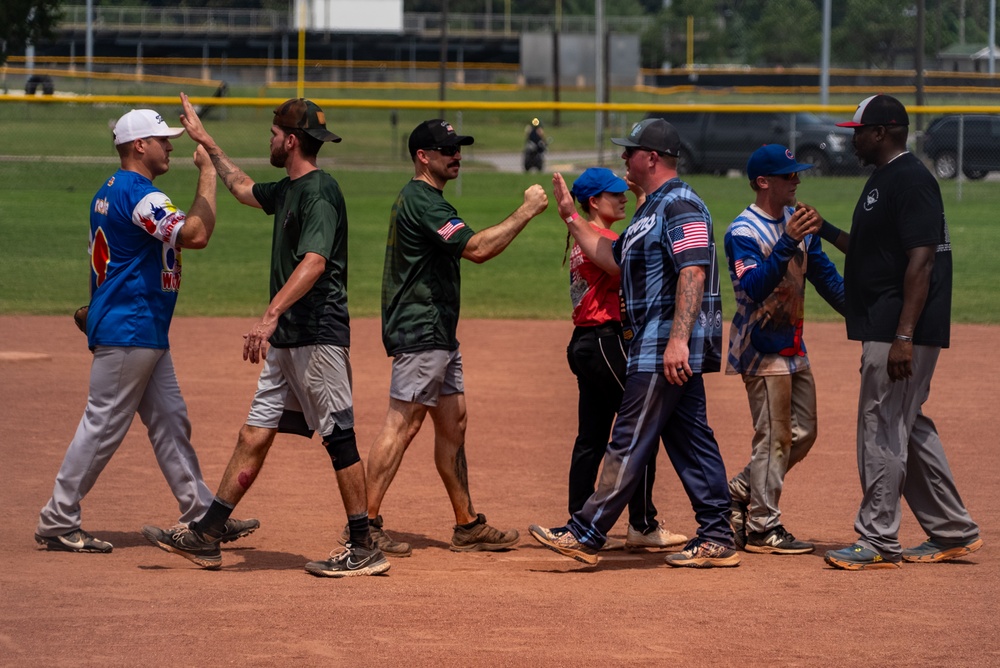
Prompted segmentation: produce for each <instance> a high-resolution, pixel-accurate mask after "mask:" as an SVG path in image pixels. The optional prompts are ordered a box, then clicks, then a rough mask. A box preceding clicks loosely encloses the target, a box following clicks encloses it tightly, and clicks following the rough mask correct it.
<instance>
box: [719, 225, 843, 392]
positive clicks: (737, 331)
mask: <svg viewBox="0 0 1000 668" xmlns="http://www.w3.org/2000/svg"><path fill="white" fill-rule="evenodd" d="M793 213H795V209H793V208H792V207H785V209H784V211H783V214H782V216H781V218H778V219H774V218H771V217H770V216H768V215H767V214H766V213H765V212H764V211H763V210H762V209H760V208H759V207H757V206H756V205H750V206H749V207H747V208H746V209H745V210H744V211H743V213H741V214H740V215H739V216H737V217H736V220H734V221H733V222H732V224H731V225H730V226H729V229H728V230H727V231H726V240H725V246H726V257H727V258H728V262H729V277H730V278H731V279H732V282H733V291H734V292H735V293H736V314H735V315H734V316H733V323H732V326H731V327H730V329H729V357H728V363H727V364H726V372H727V373H740V374H743V375H745V376H781V375H788V374H792V373H797V372H799V371H803V370H805V369H808V368H809V358H808V357H807V356H806V344H805V342H804V341H803V340H802V323H803V315H804V313H805V296H806V290H805V281H806V279H807V278H808V279H809V281H810V282H811V283H812V284H813V285H814V286H815V287H816V290H817V292H819V294H820V295H821V296H822V297H823V298H824V299H826V300H827V301H828V302H829V303H830V304H831V305H832V306H833V307H834V308H835V309H837V310H838V311H841V312H843V308H844V280H843V279H842V278H841V277H840V274H839V273H838V272H837V268H836V267H835V266H834V264H833V262H831V261H830V258H828V257H827V256H826V253H824V252H823V246H822V244H821V242H820V239H819V236H818V235H815V234H807V235H806V236H805V238H803V239H802V240H801V241H795V239H793V238H791V237H790V236H788V235H787V234H785V227H786V226H787V225H788V220H789V218H791V216H792V214H793Z"/></svg>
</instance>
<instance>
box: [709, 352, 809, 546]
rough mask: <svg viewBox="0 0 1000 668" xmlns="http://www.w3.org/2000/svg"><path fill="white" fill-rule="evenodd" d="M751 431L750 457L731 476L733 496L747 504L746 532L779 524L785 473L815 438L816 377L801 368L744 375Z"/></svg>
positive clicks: (730, 482) (758, 531) (730, 490)
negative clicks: (774, 372) (741, 467)
mask: <svg viewBox="0 0 1000 668" xmlns="http://www.w3.org/2000/svg"><path fill="white" fill-rule="evenodd" d="M743 382H744V383H745V384H746V389H747V398H748V399H749V400H750V415H751V417H752V418H753V424H754V437H753V444H752V449H751V453H750V462H749V463H748V464H747V465H746V467H745V468H744V469H743V470H742V471H740V472H739V473H738V474H737V475H736V476H735V477H733V479H732V480H730V481H729V492H730V494H732V496H733V499H734V500H736V501H740V502H743V503H748V504H749V506H750V510H749V513H748V514H747V523H746V529H747V531H748V532H751V531H752V532H756V533H765V532H767V531H770V530H771V529H773V528H774V527H776V526H778V525H780V524H781V510H780V509H779V508H778V502H779V500H780V499H781V489H782V487H783V486H784V482H785V473H786V472H787V471H788V469H790V468H792V467H793V466H795V465H796V464H798V463H799V462H801V461H802V460H803V459H805V456H806V455H807V454H808V453H809V449H810V448H812V446H813V443H815V442H816V383H815V381H814V380H813V375H812V371H811V370H809V369H805V370H803V371H799V372H797V373H793V374H790V375H784V376H743Z"/></svg>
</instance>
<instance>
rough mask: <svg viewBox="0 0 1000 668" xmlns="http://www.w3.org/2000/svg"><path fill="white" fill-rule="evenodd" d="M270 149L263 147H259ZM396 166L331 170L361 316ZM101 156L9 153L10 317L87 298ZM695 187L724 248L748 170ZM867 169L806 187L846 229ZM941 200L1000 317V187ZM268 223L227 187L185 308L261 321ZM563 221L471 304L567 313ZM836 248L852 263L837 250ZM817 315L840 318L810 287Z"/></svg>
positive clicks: (1, 219) (486, 215)
mask: <svg viewBox="0 0 1000 668" xmlns="http://www.w3.org/2000/svg"><path fill="white" fill-rule="evenodd" d="M260 148H261V154H263V143H261V147H260ZM396 164H397V165H398V169H397V170H389V171H362V170H359V169H356V168H354V167H353V166H349V167H343V168H340V167H339V164H334V165H333V166H332V167H330V168H329V169H330V171H331V172H332V173H333V174H334V175H335V176H336V178H337V179H338V181H339V182H340V184H341V187H342V188H343V190H344V193H345V196H346V199H347V205H348V212H349V217H350V270H349V294H350V308H351V312H352V314H353V315H355V316H373V315H377V314H378V312H379V295H380V285H381V275H382V262H383V255H384V248H385V236H386V226H387V221H388V214H389V209H390V207H391V205H392V202H393V201H394V199H395V196H396V193H397V192H398V190H399V188H400V187H402V185H403V183H404V182H405V180H406V179H408V178H409V177H410V176H411V173H410V172H409V171H407V170H406V169H405V163H399V162H397V163H396ZM114 168H115V164H114V161H113V160H110V161H109V162H106V163H103V164H97V165H92V164H64V163H58V162H0V181H2V182H3V183H4V184H5V187H4V188H3V190H0V313H7V314H10V313H22V314H69V313H70V312H71V311H72V310H73V309H74V308H75V307H76V306H78V305H79V304H81V303H85V302H86V301H87V299H88V287H87V276H88V274H87V272H88V265H87V235H88V222H87V221H88V208H89V205H90V201H91V198H92V196H93V192H94V191H95V190H96V189H97V187H98V186H99V185H100V184H101V182H102V181H103V180H104V179H105V178H106V177H107V176H108V175H109V174H110V173H111V172H112V171H113V170H114ZM247 171H248V172H249V173H250V175H251V176H252V177H253V178H254V179H257V180H271V179H276V178H279V177H281V176H282V174H283V172H281V171H279V170H277V169H274V168H271V167H269V166H255V167H251V168H248V170H247ZM195 176H196V173H195V170H194V168H193V167H191V166H190V163H189V162H188V160H187V159H186V156H185V155H184V153H183V152H182V149H181V148H178V150H177V151H175V153H174V161H173V166H172V169H171V171H170V172H169V173H168V174H166V175H165V176H163V177H161V178H160V179H158V180H157V184H158V185H160V186H161V187H162V188H163V190H164V191H165V192H167V193H169V194H170V195H171V197H172V198H173V199H174V200H175V202H176V203H177V204H178V205H179V206H181V207H182V208H186V207H187V206H188V205H189V204H190V201H191V197H192V195H193V191H194V183H195ZM539 179H541V180H540V182H541V183H542V184H543V185H544V186H545V187H546V190H548V191H551V183H550V181H549V177H548V175H542V176H541V177H539V176H538V175H524V174H500V173H488V172H481V171H480V172H476V171H472V172H469V173H467V174H464V175H463V176H462V179H461V195H460V196H459V195H458V194H457V185H458V184H457V183H451V184H449V186H448V190H447V191H446V197H448V198H449V200H450V201H452V203H454V204H455V206H456V207H457V208H458V210H459V212H460V213H461V215H462V216H463V218H464V219H465V220H466V221H467V222H468V223H469V224H470V225H471V226H472V227H473V229H482V228H483V227H486V226H489V225H492V224H494V223H496V222H499V221H500V220H501V219H503V218H504V217H505V216H506V215H507V214H509V213H510V212H511V211H513V209H514V208H516V206H517V205H518V204H519V203H520V201H521V195H522V193H523V191H524V189H525V188H526V187H527V186H528V185H530V184H531V183H534V182H536V181H538V180H539ZM689 181H690V182H691V184H692V185H693V186H694V187H695V189H696V190H697V191H698V192H699V194H700V195H701V196H702V197H703V199H704V200H705V201H706V202H707V204H708V206H709V209H710V210H711V212H712V215H713V217H714V218H715V233H716V239H717V242H718V243H719V245H720V248H721V242H722V235H723V233H724V231H725V227H726V225H727V224H728V222H729V221H730V220H731V219H732V218H733V217H734V216H735V215H736V214H737V213H739V212H740V211H741V210H742V209H743V208H744V207H745V206H746V204H747V203H748V202H749V201H750V196H751V191H750V189H749V188H748V187H747V185H746V183H745V182H744V181H743V180H742V179H739V178H725V177H714V176H694V177H691V178H690V179H689ZM862 185H863V181H862V179H860V178H831V177H827V178H823V179H815V180H808V181H806V182H805V183H803V185H802V186H801V187H800V189H799V197H800V198H801V199H802V200H803V201H806V202H809V203H810V204H813V205H814V206H816V207H817V208H819V210H820V211H821V212H822V213H823V214H824V216H825V217H826V218H827V219H828V220H830V221H832V222H834V223H836V224H839V225H841V226H846V225H848V224H849V221H850V216H851V212H852V210H853V208H854V204H855V202H856V200H857V196H858V194H859V193H860V190H861V187H862ZM944 191H945V207H946V211H947V214H948V220H949V225H950V228H951V236H952V244H953V246H954V249H955V291H954V307H953V315H954V319H955V320H956V321H958V322H979V323H997V322H1000V299H998V297H997V292H996V290H995V289H994V288H993V285H992V278H990V277H991V276H992V275H993V268H994V267H995V266H996V258H997V257H998V255H1000V230H998V226H997V224H996V220H997V218H996V211H997V209H998V206H1000V193H998V189H997V187H996V185H995V184H993V183H988V182H977V183H969V184H965V186H964V197H963V199H962V201H961V202H957V201H955V198H954V195H953V192H954V187H953V185H952V184H949V185H946V186H945V188H944ZM270 239H271V220H270V219H269V217H267V216H266V215H264V214H263V213H262V212H260V211H259V210H256V209H250V208H247V207H243V206H241V205H239V204H237V203H236V201H235V200H234V199H233V198H232V197H231V196H230V195H229V194H228V192H226V191H225V189H224V188H220V192H219V222H218V225H217V227H216V233H215V236H214V237H213V239H212V242H211V244H210V245H209V247H208V248H207V249H204V250H200V251H194V250H192V251H186V252H185V254H184V279H183V281H184V283H183V289H182V292H181V298H180V300H179V302H178V309H177V313H178V315H231V316H245V317H252V316H255V315H257V314H259V312H260V311H261V310H262V309H263V308H264V306H265V304H266V302H267V298H268V295H267V290H268V287H267V286H268V278H267V272H268V257H269V252H270ZM565 240H566V231H565V225H563V223H562V222H561V221H560V220H559V217H558V216H557V214H556V213H555V209H554V207H550V209H549V210H548V211H546V212H545V213H544V214H542V216H540V217H539V218H538V219H536V220H535V221H533V222H532V223H531V224H530V225H529V226H528V227H527V228H526V229H525V231H524V232H523V233H522V234H521V235H520V236H519V237H518V238H517V239H516V240H515V241H514V243H513V244H512V245H511V247H510V248H509V249H508V250H507V251H506V252H504V253H503V254H502V255H500V256H499V257H497V258H495V259H494V260H492V261H490V262H488V263H486V264H484V265H478V266H477V265H473V264H472V263H466V264H465V266H464V268H463V302H462V311H463V314H464V315H465V316H466V317H479V318H567V317H568V315H569V311H570V308H569V297H568V289H567V283H568V278H567V270H566V268H565V267H563V266H562V257H563V250H564V248H565ZM830 255H831V257H832V258H833V259H834V261H835V262H837V264H838V265H839V266H842V265H843V263H842V257H840V254H839V253H838V252H837V251H836V250H831V251H830ZM723 295H724V297H725V302H724V310H725V314H726V315H727V316H728V315H731V314H732V312H733V300H732V291H731V290H729V289H726V288H724V289H723ZM807 306H808V315H809V317H810V318H815V319H824V320H827V319H836V318H837V317H838V316H837V315H836V314H835V313H834V312H833V311H832V309H830V308H829V307H827V306H826V304H825V303H823V302H822V300H821V299H820V298H819V297H818V296H816V295H815V293H813V294H812V295H811V296H810V298H808V299H807Z"/></svg>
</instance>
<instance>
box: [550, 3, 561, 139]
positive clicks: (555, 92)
mask: <svg viewBox="0 0 1000 668" xmlns="http://www.w3.org/2000/svg"><path fill="white" fill-rule="evenodd" d="M561 30H562V0H556V22H555V25H554V26H553V27H552V101H553V102H556V103H558V102H559V69H560V68H559V32H560V31H561ZM560 121H561V119H560V117H559V110H558V109H555V110H553V112H552V125H554V126H555V127H559V123H560Z"/></svg>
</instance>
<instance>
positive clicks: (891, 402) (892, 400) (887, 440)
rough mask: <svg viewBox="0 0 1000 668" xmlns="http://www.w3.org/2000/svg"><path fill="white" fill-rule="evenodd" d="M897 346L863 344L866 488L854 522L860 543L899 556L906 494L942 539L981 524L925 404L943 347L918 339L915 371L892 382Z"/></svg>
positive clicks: (964, 537)
mask: <svg viewBox="0 0 1000 668" xmlns="http://www.w3.org/2000/svg"><path fill="white" fill-rule="evenodd" d="M890 347H891V344H889V343H882V342H877V341H865V342H864V343H863V345H862V353H861V393H860V398H859V401H858V472H859V473H860V474H861V489H862V491H863V493H864V495H863V497H862V499H861V508H860V509H859V510H858V516H857V519H856V520H855V522H854V529H855V531H857V532H858V535H859V536H860V539H859V540H858V543H860V544H861V545H863V546H865V547H868V548H870V549H872V550H875V551H876V552H878V553H879V554H881V555H882V556H883V557H885V558H886V559H888V560H890V561H893V560H895V561H898V559H899V557H900V553H901V552H902V546H901V545H900V543H899V524H900V520H901V518H902V507H901V504H900V498H901V497H905V498H906V503H907V505H909V506H910V509H911V510H913V514H914V515H915V516H916V518H917V521H918V522H919V523H920V526H921V528H923V530H924V531H925V532H926V533H927V535H928V536H930V537H931V538H933V539H935V540H938V541H940V542H942V543H943V544H954V543H966V542H969V541H971V540H973V539H975V538H976V537H978V536H979V527H978V526H977V525H976V523H975V522H973V521H972V518H971V517H970V516H969V512H968V511H967V510H966V509H965V505H964V504H963V503H962V498H961V496H959V493H958V488H957V487H956V486H955V480H954V478H953V477H952V475H951V469H950V468H949V466H948V459H947V457H945V454H944V446H943V445H942V444H941V439H940V438H938V434H937V430H936V429H935V428H934V423H933V422H932V421H931V419H930V418H928V417H927V416H925V415H924V414H923V412H922V411H921V406H922V405H923V403H924V402H925V401H927V397H928V396H929V395H930V388H931V378H932V377H933V375H934V367H935V366H936V365H937V360H938V355H939V354H940V353H941V349H940V348H937V347H932V346H913V363H912V368H913V376H912V377H910V378H908V379H906V380H900V381H895V382H893V381H891V380H889V373H888V371H887V363H888V359H889V348H890Z"/></svg>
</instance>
